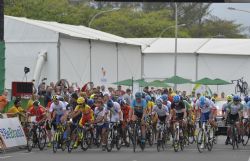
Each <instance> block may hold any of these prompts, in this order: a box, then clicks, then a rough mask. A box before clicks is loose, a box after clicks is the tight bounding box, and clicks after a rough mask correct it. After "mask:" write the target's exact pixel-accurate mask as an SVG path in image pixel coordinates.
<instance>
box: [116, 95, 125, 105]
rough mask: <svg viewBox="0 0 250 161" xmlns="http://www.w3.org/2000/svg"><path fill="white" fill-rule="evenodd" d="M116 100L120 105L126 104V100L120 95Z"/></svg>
mask: <svg viewBox="0 0 250 161" xmlns="http://www.w3.org/2000/svg"><path fill="white" fill-rule="evenodd" d="M117 102H118V103H119V104H120V105H125V104H126V101H125V100H124V99H123V98H122V97H119V98H118V99H117Z"/></svg>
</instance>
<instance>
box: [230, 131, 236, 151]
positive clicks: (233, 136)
mask: <svg viewBox="0 0 250 161" xmlns="http://www.w3.org/2000/svg"><path fill="white" fill-rule="evenodd" d="M231 134H232V146H233V150H234V149H235V144H236V142H237V140H236V137H235V131H234V127H231Z"/></svg>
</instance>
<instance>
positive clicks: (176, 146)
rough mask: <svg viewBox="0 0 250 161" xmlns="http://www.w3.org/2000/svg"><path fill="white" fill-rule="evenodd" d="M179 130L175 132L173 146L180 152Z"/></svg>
mask: <svg viewBox="0 0 250 161" xmlns="http://www.w3.org/2000/svg"><path fill="white" fill-rule="evenodd" d="M178 135H179V134H178V130H177V129H176V130H175V132H174V140H173V146H174V151H175V152H178V151H179V140H178V138H177V137H178Z"/></svg>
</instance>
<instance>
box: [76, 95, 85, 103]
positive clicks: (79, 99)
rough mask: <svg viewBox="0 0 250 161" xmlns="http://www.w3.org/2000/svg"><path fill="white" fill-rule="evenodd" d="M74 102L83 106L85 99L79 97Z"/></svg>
mask: <svg viewBox="0 0 250 161" xmlns="http://www.w3.org/2000/svg"><path fill="white" fill-rule="evenodd" d="M76 102H77V104H83V103H84V102H85V99H84V98H83V97H79V98H78V99H77V101H76Z"/></svg>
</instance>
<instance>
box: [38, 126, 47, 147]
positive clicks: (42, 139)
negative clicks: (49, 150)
mask: <svg viewBox="0 0 250 161" xmlns="http://www.w3.org/2000/svg"><path fill="white" fill-rule="evenodd" d="M46 141H47V134H46V130H45V129H42V128H39V132H38V148H39V149H40V150H43V149H44V147H45V145H46Z"/></svg>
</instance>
